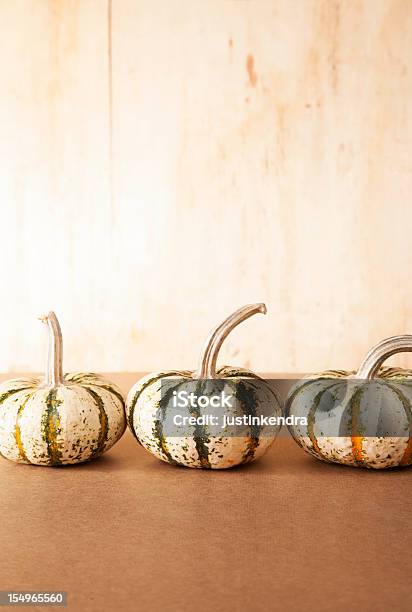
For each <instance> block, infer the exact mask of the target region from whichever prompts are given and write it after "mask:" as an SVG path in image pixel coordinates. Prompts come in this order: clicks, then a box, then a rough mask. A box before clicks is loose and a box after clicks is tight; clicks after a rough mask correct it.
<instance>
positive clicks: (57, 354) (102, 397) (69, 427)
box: [0, 312, 126, 466]
mask: <svg viewBox="0 0 412 612" xmlns="http://www.w3.org/2000/svg"><path fill="white" fill-rule="evenodd" d="M41 320H42V321H43V322H44V323H46V324H47V326H48V332H49V352H48V364H47V369H46V376H45V378H16V379H14V380H9V381H7V382H4V383H2V384H0V454H1V455H2V456H3V457H5V458H6V459H10V460H11V461H16V462H18V463H30V464H34V465H43V466H59V465H66V464H74V463H81V462H83V461H88V460H90V459H94V458H95V457H98V456H99V455H101V454H102V453H104V452H105V451H107V450H108V449H109V448H111V447H112V446H113V444H115V442H117V441H118V440H119V438H120V437H121V436H122V434H123V432H124V430H125V428H126V419H125V413H124V400H123V397H122V394H121V392H120V390H119V389H118V388H117V387H116V386H115V385H113V384H112V383H111V382H109V381H107V380H105V379H104V378H101V377H100V376H99V375H97V374H93V373H87V374H81V373H75V374H66V375H65V376H63V372H62V348H63V341H62V335H61V330H60V325H59V322H58V320H57V317H56V315H55V314H54V313H53V312H49V314H48V315H46V316H44V317H41Z"/></svg>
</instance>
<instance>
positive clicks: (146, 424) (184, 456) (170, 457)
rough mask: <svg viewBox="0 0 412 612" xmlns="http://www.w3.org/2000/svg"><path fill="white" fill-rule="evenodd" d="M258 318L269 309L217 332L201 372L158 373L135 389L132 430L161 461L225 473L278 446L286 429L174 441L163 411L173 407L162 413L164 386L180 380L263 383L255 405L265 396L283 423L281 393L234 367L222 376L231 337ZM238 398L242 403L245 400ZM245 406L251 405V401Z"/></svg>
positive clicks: (204, 433) (203, 434)
mask: <svg viewBox="0 0 412 612" xmlns="http://www.w3.org/2000/svg"><path fill="white" fill-rule="evenodd" d="M258 312H260V313H263V314H265V313H266V307H265V305H264V304H253V305H250V306H244V307H243V308H240V309H239V310H237V311H236V312H235V313H233V314H232V315H231V316H230V317H228V318H227V319H226V320H225V321H224V322H223V323H222V324H220V325H219V326H218V327H216V329H215V330H214V331H213V332H212V333H211V335H210V337H209V339H208V340H207V342H206V344H205V347H204V350H203V352H202V356H201V359H200V367H199V369H198V370H197V371H196V372H193V371H187V370H169V371H164V372H157V373H153V374H149V375H147V376H145V377H144V378H142V379H141V380H140V381H138V382H137V383H136V384H135V385H134V386H133V387H132V389H131V390H130V392H129V394H128V397H127V400H126V415H127V422H128V425H129V427H130V429H131V431H132V432H133V434H134V435H135V437H136V438H137V440H138V441H139V442H140V443H141V444H142V445H143V446H144V447H145V448H146V449H147V450H148V451H150V452H151V453H152V454H153V455H155V456H156V457H157V458H158V459H161V460H162V461H166V462H168V463H171V464H174V465H182V466H186V467H192V468H209V469H224V468H230V467H233V466H235V465H239V464H242V463H249V462H251V461H254V460H255V459H258V458H259V457H261V456H262V455H263V454H264V453H265V451H266V450H267V449H268V448H269V446H270V445H271V444H272V442H273V441H274V439H275V437H276V434H277V433H278V430H279V428H280V427H277V428H276V429H274V428H271V431H270V434H269V432H268V430H266V431H265V426H264V425H263V426H262V427H261V428H259V429H258V430H256V429H255V428H253V429H252V428H249V429H248V430H247V431H246V432H244V433H245V435H242V436H216V435H210V431H209V430H208V428H207V426H200V427H199V428H198V429H197V430H196V433H195V435H191V436H170V435H167V434H165V433H164V431H163V430H162V421H161V419H159V413H160V412H161V410H166V411H167V410H168V408H167V406H166V408H165V407H164V406H163V407H162V408H161V403H162V402H161V399H162V398H161V386H162V381H163V382H164V380H165V379H173V378H174V377H177V378H178V379H179V380H181V379H188V380H193V379H195V380H198V381H204V380H211V379H226V380H230V384H231V385H234V386H235V388H237V389H238V388H241V386H242V381H243V383H244V381H245V380H247V381H250V380H251V379H256V381H259V389H260V393H261V395H257V396H256V397H257V399H256V397H255V399H254V401H263V399H262V400H260V398H263V396H264V398H265V399H264V401H266V402H270V410H271V412H272V414H273V415H274V416H277V417H279V416H280V415H281V414H282V411H281V407H280V402H279V399H278V397H277V395H276V393H275V391H274V390H273V389H272V387H271V386H270V385H269V384H268V383H266V382H265V381H263V380H262V379H261V378H260V377H258V376H257V375H256V374H253V373H252V372H250V371H249V370H246V369H243V368H234V367H229V366H225V367H222V368H220V369H218V370H216V361H217V356H218V353H219V349H220V347H221V345H222V343H223V341H224V339H225V338H226V336H227V335H228V334H229V333H230V332H231V331H232V330H233V329H234V328H235V327H236V326H237V325H238V324H239V323H241V322H242V321H244V320H245V319H247V318H248V317H250V316H252V315H253V314H255V313H258ZM256 386H257V385H256ZM172 388H173V387H172ZM237 397H238V399H239V395H238V396H237ZM242 401H243V398H242V397H240V405H241V409H242V408H244V411H245V413H246V409H247V407H246V405H244V406H243V404H242ZM244 401H245V404H246V398H245V399H244Z"/></svg>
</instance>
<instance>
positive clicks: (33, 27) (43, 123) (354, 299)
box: [0, 0, 412, 372]
mask: <svg viewBox="0 0 412 612" xmlns="http://www.w3.org/2000/svg"><path fill="white" fill-rule="evenodd" d="M0 56H1V57H2V58H3V59H2V76H1V81H0V125H1V139H0V206H1V222H2V225H1V227H2V240H1V257H0V272H1V280H2V282H1V288H2V289H1V300H0V371H9V370H39V369H41V367H42V363H43V361H42V360H43V335H42V334H43V329H42V327H41V325H40V323H37V322H36V319H35V317H36V316H37V315H38V314H40V313H42V312H43V311H44V310H49V309H51V308H53V309H55V310H56V312H57V314H58V315H59V316H60V318H61V322H62V326H63V331H64V332H65V346H66V362H65V363H66V366H67V368H70V369H73V368H75V369H96V370H103V371H104V370H106V371H110V370H111V371H128V370H129V371H130V370H132V371H136V370H149V369H154V368H159V367H168V366H182V367H183V366H184V367H192V366H195V365H196V361H197V357H198V352H199V348H200V346H201V343H202V341H203V339H204V336H205V334H206V333H207V332H208V330H209V328H210V327H211V326H213V325H215V324H216V323H217V322H218V321H219V320H220V319H222V318H223V317H224V316H226V315H227V314H229V312H230V311H232V310H234V309H235V308H237V307H238V306H240V305H242V304H244V303H249V302H254V301H266V303H267V305H268V310H269V313H268V315H267V317H266V318H263V317H256V318H255V320H253V321H252V320H251V321H249V322H247V323H245V325H244V327H243V328H242V329H239V330H238V331H236V332H235V333H234V334H233V336H232V337H231V338H230V339H229V340H228V341H227V344H226V346H225V349H224V350H223V355H222V359H224V360H226V361H232V362H233V363H238V364H245V365H250V366H252V367H254V368H255V369H256V370H260V371H270V370H271V371H289V372H299V371H300V372H302V371H312V370H316V369H320V368H324V367H328V366H334V367H353V366H356V365H357V364H358V363H359V361H360V359H361V358H362V356H363V354H364V353H365V351H366V350H367V348H368V347H369V346H370V345H371V344H373V343H374V342H376V341H378V340H380V339H381V338H382V337H384V336H387V335H392V334H395V333H401V332H407V331H412V309H411V305H412V283H411V281H410V271H411V268H412V251H411V247H410V237H411V222H412V208H411V202H410V194H411V187H412V162H411V137H412V113H411V93H412V72H411V67H410V61H411V58H412V2H411V1H410V0H356V1H355V0H345V1H341V2H335V1H333V0H325V1H320V0H313V1H312V0H283V1H280V0H271V1H268V0H251V1H247V0H208V1H205V0H163V1H162V0H155V1H153V0H139V1H138V0H112V2H106V1H104V0H79V1H77V2H76V1H74V0H72V1H70V0H54V1H46V0H13V1H12V2H11V1H10V0H9V1H7V0H1V1H0ZM405 359H406V358H405V357H400V358H399V359H398V362H401V363H402V362H403V363H406V361H405ZM409 363H410V362H409Z"/></svg>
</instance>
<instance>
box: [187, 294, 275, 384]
mask: <svg viewBox="0 0 412 612" xmlns="http://www.w3.org/2000/svg"><path fill="white" fill-rule="evenodd" d="M258 312H260V313H262V314H266V305H265V304H248V305H247V306H242V308H239V310H236V312H234V313H233V314H231V315H230V317H228V318H227V319H225V320H224V321H223V323H220V325H218V326H217V327H216V328H215V329H214V330H213V331H212V333H211V334H210V336H209V338H208V339H207V340H206V343H205V345H204V347H203V350H202V353H201V356H200V362H199V368H198V370H197V372H195V373H194V374H193V378H200V379H204V378H217V374H216V362H217V357H218V354H219V351H220V347H221V346H222V344H223V341H224V340H225V338H226V337H227V336H228V335H229V334H230V332H231V331H232V330H233V329H234V328H235V327H237V326H238V325H239V324H240V323H242V322H243V321H246V319H248V318H249V317H251V316H252V315H254V314H257V313H258Z"/></svg>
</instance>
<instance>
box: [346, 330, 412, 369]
mask: <svg viewBox="0 0 412 612" xmlns="http://www.w3.org/2000/svg"><path fill="white" fill-rule="evenodd" d="M411 351H412V335H410V334H405V335H403V336H392V337H391V338H386V339H385V340H382V341H381V342H379V343H378V344H376V345H375V346H373V347H372V348H371V349H370V351H369V352H368V354H367V355H366V357H365V359H364V360H363V361H362V364H361V366H360V368H359V370H358V371H357V373H356V376H355V378H362V379H366V380H370V379H371V378H373V377H374V376H375V375H376V374H377V372H378V370H379V368H380V367H381V365H382V364H383V362H384V361H385V360H386V359H388V357H390V356H391V355H395V354H396V353H407V352H411Z"/></svg>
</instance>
